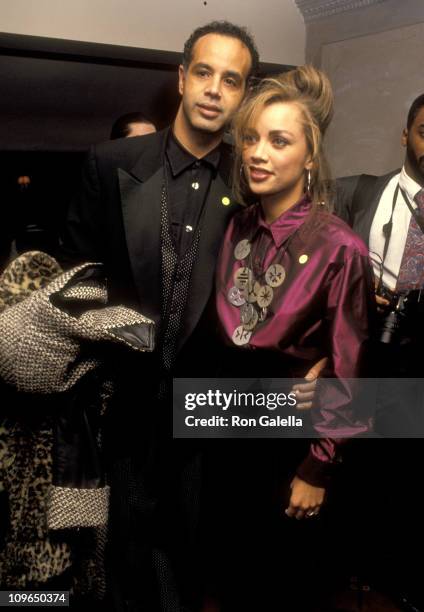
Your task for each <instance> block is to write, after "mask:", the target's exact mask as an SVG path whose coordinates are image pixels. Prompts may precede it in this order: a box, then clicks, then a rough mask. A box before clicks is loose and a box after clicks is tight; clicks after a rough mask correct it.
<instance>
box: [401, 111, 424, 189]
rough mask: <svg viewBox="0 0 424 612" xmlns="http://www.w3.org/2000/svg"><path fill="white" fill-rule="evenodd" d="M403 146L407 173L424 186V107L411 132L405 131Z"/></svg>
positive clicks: (419, 112) (410, 129)
mask: <svg viewBox="0 0 424 612" xmlns="http://www.w3.org/2000/svg"><path fill="white" fill-rule="evenodd" d="M402 145H403V146H404V147H406V159H405V169H406V172H407V173H408V175H409V176H410V177H411V178H413V179H414V180H415V181H417V183H419V184H420V185H422V186H424V106H423V107H421V108H420V110H419V111H418V114H417V116H416V117H415V119H414V122H413V123H412V125H411V127H410V128H409V130H407V129H405V130H404V131H403V134H402Z"/></svg>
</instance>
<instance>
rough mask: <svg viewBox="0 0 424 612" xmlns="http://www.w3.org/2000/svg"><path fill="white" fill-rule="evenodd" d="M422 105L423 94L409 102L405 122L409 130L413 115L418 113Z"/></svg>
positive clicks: (423, 101) (423, 102) (423, 104)
mask: <svg viewBox="0 0 424 612" xmlns="http://www.w3.org/2000/svg"><path fill="white" fill-rule="evenodd" d="M423 106H424V94H421V95H420V96H418V98H415V100H414V101H413V102H412V104H411V108H410V109H409V113H408V119H407V122H406V127H407V129H408V130H409V129H410V127H411V125H412V124H413V123H414V120H415V117H416V116H417V115H418V113H419V111H420V110H421V108H422V107H423Z"/></svg>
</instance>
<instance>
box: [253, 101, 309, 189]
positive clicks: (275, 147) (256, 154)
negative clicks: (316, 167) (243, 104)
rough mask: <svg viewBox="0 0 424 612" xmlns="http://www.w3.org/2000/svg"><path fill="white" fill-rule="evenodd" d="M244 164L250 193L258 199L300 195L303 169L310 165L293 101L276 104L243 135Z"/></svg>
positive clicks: (265, 111)
mask: <svg viewBox="0 0 424 612" xmlns="http://www.w3.org/2000/svg"><path fill="white" fill-rule="evenodd" d="M242 158H243V164H244V173H245V177H246V180H247V182H248V184H249V187H250V189H251V191H252V192H253V193H255V194H257V195H259V196H267V195H271V194H273V195H274V194H279V193H282V194H283V193H284V194H285V195H290V194H293V196H295V197H296V199H299V198H300V197H301V196H302V193H303V188H304V182H305V169H311V168H312V162H311V157H310V153H309V151H308V146H307V143H306V137H305V132H304V129H303V126H302V116H301V111H300V109H299V107H298V106H297V104H295V103H294V102H275V103H273V104H271V105H270V106H266V107H265V108H264V109H263V111H262V112H261V113H260V114H259V115H258V117H257V119H256V122H255V125H253V126H252V127H251V128H248V129H247V130H246V132H245V134H244V136H243V154H242Z"/></svg>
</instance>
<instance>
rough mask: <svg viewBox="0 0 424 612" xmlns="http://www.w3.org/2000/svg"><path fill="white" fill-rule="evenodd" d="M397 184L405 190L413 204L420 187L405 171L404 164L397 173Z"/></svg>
mask: <svg viewBox="0 0 424 612" xmlns="http://www.w3.org/2000/svg"><path fill="white" fill-rule="evenodd" d="M399 185H400V187H401V188H402V189H403V190H404V191H405V192H406V194H407V196H408V198H409V201H410V202H414V204H415V196H416V195H417V194H418V193H419V192H420V191H421V189H422V187H421V185H420V184H419V183H417V182H416V181H414V179H412V178H411V177H410V176H409V174H407V173H406V170H405V166H403V168H402V170H401V172H400V175H399Z"/></svg>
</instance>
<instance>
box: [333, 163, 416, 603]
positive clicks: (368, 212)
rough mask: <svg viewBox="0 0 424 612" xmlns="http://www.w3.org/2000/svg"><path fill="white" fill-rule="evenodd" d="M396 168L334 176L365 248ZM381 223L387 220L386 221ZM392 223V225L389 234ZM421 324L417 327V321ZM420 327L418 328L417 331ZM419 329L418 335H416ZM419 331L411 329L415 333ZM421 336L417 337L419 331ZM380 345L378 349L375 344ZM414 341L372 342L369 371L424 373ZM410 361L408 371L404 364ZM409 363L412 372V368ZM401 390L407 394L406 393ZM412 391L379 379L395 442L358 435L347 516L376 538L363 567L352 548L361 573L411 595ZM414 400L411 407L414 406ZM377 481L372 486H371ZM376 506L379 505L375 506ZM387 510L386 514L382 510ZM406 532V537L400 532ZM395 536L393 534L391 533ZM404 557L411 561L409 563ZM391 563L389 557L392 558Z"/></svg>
mask: <svg viewBox="0 0 424 612" xmlns="http://www.w3.org/2000/svg"><path fill="white" fill-rule="evenodd" d="M399 172H400V169H398V170H394V171H392V172H390V173H388V174H385V175H383V176H373V175H357V176H349V177H344V178H341V179H338V180H337V181H336V201H335V212H336V214H337V215H339V216H340V217H341V218H342V219H344V221H346V222H347V223H348V224H349V225H350V226H351V227H352V228H353V230H354V231H355V232H357V233H358V234H359V235H360V236H361V238H362V239H363V240H364V242H365V244H367V245H368V246H369V238H370V230H371V225H372V222H373V219H374V216H375V214H376V211H377V208H378V204H379V202H380V198H381V196H382V194H383V192H384V189H385V188H386V186H387V184H388V183H389V181H390V180H391V178H392V177H393V176H394V175H395V174H398V173H399ZM387 221H388V219H387ZM395 231H396V227H393V232H395ZM423 327H424V326H423ZM422 329H423V328H422ZM422 329H421V334H422ZM418 331H419V330H417V332H418ZM421 337H422V335H421ZM378 345H380V346H378ZM420 346H421V345H420V340H419V339H418V333H417V340H416V343H415V346H413V347H412V351H411V350H408V351H406V352H404V350H403V347H402V349H401V350H400V349H399V347H397V346H394V347H391V346H390V345H389V346H387V347H385V346H381V343H377V344H376V345H375V353H374V352H373V353H371V358H370V360H369V361H370V364H371V367H370V370H369V371H370V375H372V376H381V377H390V376H394V377H403V376H419V377H423V376H424V369H423V366H422V358H421V356H420ZM408 363H410V364H412V368H413V370H411V369H410V368H409V366H408ZM416 366H418V368H419V370H418V372H417V370H416ZM407 392H410V393H411V396H410V397H408V396H407ZM416 394H418V400H419V390H418V391H417V390H416V388H415V386H414V385H411V388H409V387H408V389H406V388H405V387H400V385H399V384H398V383H396V380H390V379H388V380H386V381H385V382H384V383H382V384H381V388H380V392H379V398H378V412H377V419H376V424H375V427H376V430H377V432H379V433H380V434H382V435H386V432H395V431H396V432H398V435H399V439H397V440H395V439H392V440H385V439H382V440H373V441H371V440H363V441H362V442H364V443H370V442H372V444H363V445H362V446H361V447H360V448H361V453H357V454H356V456H355V472H359V473H361V469H362V470H363V472H362V473H363V474H364V475H368V476H367V477H365V478H362V480H361V486H362V491H361V494H360V496H359V495H358V497H360V502H358V504H359V506H360V507H358V509H357V510H355V507H354V503H353V505H352V508H353V510H352V521H353V522H356V523H357V524H358V525H359V528H358V531H357V533H358V538H359V534H361V533H363V532H364V530H367V531H368V532H369V531H370V530H371V532H372V533H373V536H374V539H375V545H374V551H377V552H374V553H373V552H372V551H369V553H370V554H369V555H368V557H369V559H368V561H367V563H368V567H364V562H363V550H360V551H359V556H360V558H361V570H362V571H364V572H365V574H366V572H367V571H369V572H370V575H371V576H372V575H374V576H375V575H377V577H378V579H379V580H381V582H382V584H383V585H387V586H388V587H390V588H392V589H393V590H394V591H396V590H398V591H400V592H403V593H407V594H408V593H414V591H415V590H416V589H418V588H420V587H419V586H418V585H419V584H420V578H419V577H417V575H416V574H417V569H416V568H414V567H413V562H412V556H411V555H410V553H409V550H408V544H407V543H408V542H410V541H416V538H419V541H420V544H419V546H421V545H422V527H421V526H419V525H418V522H419V519H417V520H415V519H414V518H413V515H412V514H411V512H409V511H408V510H407V509H406V506H405V505H404V504H403V505H402V502H400V500H401V495H402V493H403V492H404V491H405V492H409V493H411V492H412V491H414V489H415V486H416V483H417V482H418V478H419V476H418V469H419V468H418V466H419V465H420V458H421V456H422V442H423V441H422V440H420V439H415V440H411V439H408V440H405V439H402V436H405V437H409V436H411V433H412V435H414V433H415V435H416V432H417V430H418V429H419V428H420V429H421V431H422V427H423V420H422V416H420V414H421V415H422V404H421V401H420V400H419V401H418V402H417V399H416V398H417V395H416ZM416 404H418V405H417V410H415V408H414V406H415V405H416ZM377 483H378V486H377ZM363 499H367V500H368V504H367V507H368V509H374V508H375V513H370V512H369V511H367V512H363V511H362V510H363ZM382 507H383V508H384V510H383V511H382ZM388 510H390V511H388ZM407 533H408V534H409V537H408V536H407V535H406V534H407ZM398 534H399V537H398ZM400 534H402V535H400ZM410 559H411V561H410ZM394 560H396V562H395V561H394Z"/></svg>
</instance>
